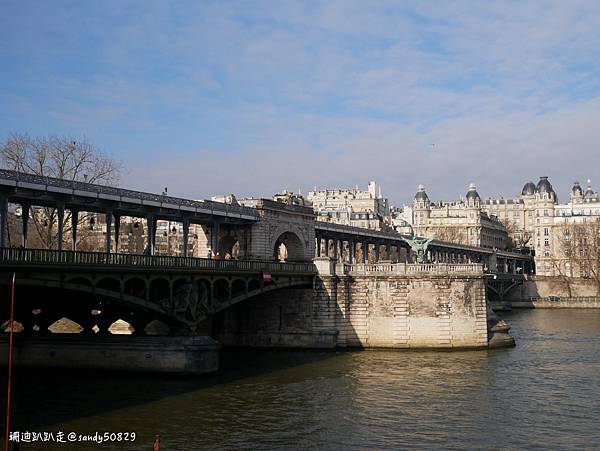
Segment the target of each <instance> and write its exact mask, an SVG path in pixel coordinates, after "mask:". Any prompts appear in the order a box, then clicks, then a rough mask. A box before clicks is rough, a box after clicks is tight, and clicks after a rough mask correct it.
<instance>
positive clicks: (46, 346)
mask: <svg viewBox="0 0 600 451" xmlns="http://www.w3.org/2000/svg"><path fill="white" fill-rule="evenodd" d="M219 347H220V346H219V344H218V343H217V342H216V341H215V340H213V339H212V338H210V337H205V336H199V337H135V336H119V335H112V336H90V337H89V338H88V337H84V336H81V335H78V334H77V335H75V334H53V335H46V336H42V337H32V336H27V335H23V334H15V339H14V364H15V366H21V367H47V368H90V369H107V370H122V371H150V372H164V373H178V374H206V373H211V372H214V371H216V370H217V369H218V366H219ZM7 352H8V336H6V335H5V336H0V361H1V362H6V361H7V360H8V356H7Z"/></svg>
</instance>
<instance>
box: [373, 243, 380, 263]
mask: <svg viewBox="0 0 600 451" xmlns="http://www.w3.org/2000/svg"><path fill="white" fill-rule="evenodd" d="M379 248H380V244H379V243H377V242H376V243H375V244H374V246H373V250H374V253H373V258H374V259H375V263H379V251H380V249H379Z"/></svg>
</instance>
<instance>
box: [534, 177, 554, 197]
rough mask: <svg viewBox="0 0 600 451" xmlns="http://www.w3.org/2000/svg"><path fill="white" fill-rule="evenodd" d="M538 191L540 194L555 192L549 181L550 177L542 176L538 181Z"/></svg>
mask: <svg viewBox="0 0 600 451" xmlns="http://www.w3.org/2000/svg"><path fill="white" fill-rule="evenodd" d="M536 192H538V193H540V194H544V193H548V194H550V193H554V189H553V188H552V185H551V184H550V182H549V181H548V177H546V176H543V177H540V181H539V182H538V184H537V187H536Z"/></svg>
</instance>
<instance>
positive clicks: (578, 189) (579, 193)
mask: <svg viewBox="0 0 600 451" xmlns="http://www.w3.org/2000/svg"><path fill="white" fill-rule="evenodd" d="M571 194H572V195H573V196H583V190H582V189H581V185H580V184H579V182H575V183H573V188H571Z"/></svg>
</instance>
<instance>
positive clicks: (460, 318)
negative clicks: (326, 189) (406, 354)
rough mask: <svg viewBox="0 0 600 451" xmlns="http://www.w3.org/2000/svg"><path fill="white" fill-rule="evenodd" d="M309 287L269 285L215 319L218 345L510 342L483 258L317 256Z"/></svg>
mask: <svg viewBox="0 0 600 451" xmlns="http://www.w3.org/2000/svg"><path fill="white" fill-rule="evenodd" d="M314 262H315V266H316V268H317V270H318V274H317V276H315V278H314V283H313V286H312V288H310V289H309V288H298V289H292V290H289V291H288V292H287V293H286V294H285V295H284V296H282V295H278V293H276V292H273V293H270V294H268V295H267V296H263V297H261V298H257V299H255V300H254V302H253V303H252V304H240V305H238V306H235V307H233V308H231V309H228V310H227V311H225V312H223V313H222V315H219V317H218V318H217V319H216V326H215V335H214V336H215V338H216V339H217V340H219V341H220V342H221V343H223V344H224V345H235V346H259V347H260V346H265V347H277V346H281V347H303V348H307V347H308V348H412V349H432V348H433V349H437V348H440V349H461V348H468V349H480V348H487V347H490V346H499V345H505V346H506V345H509V346H510V345H513V344H514V341H513V340H512V338H511V337H510V336H509V335H508V334H507V333H506V332H507V330H508V328H506V329H498V328H496V329H494V327H495V325H496V323H498V319H497V318H494V317H492V316H491V313H490V312H489V309H488V305H487V302H486V281H485V275H484V272H483V265H482V264H474V263H472V264H427V265H419V264H406V263H397V264H393V263H381V264H363V263H360V264H352V265H351V264H344V263H338V262H337V261H336V260H334V259H333V258H330V257H316V258H315V261H314Z"/></svg>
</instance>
